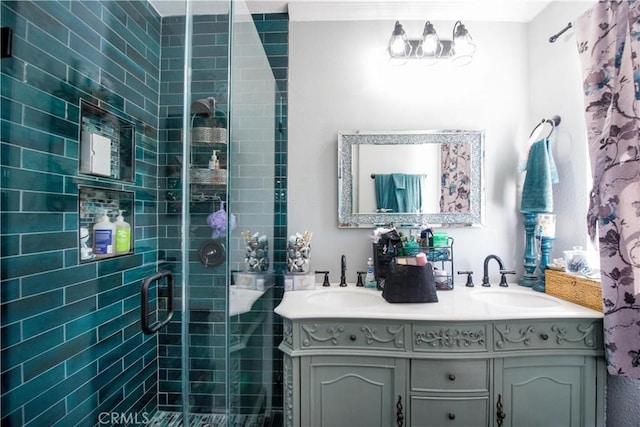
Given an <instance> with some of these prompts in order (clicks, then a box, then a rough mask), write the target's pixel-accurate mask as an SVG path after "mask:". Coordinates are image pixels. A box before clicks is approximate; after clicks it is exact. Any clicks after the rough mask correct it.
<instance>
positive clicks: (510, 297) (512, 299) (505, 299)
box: [471, 289, 560, 308]
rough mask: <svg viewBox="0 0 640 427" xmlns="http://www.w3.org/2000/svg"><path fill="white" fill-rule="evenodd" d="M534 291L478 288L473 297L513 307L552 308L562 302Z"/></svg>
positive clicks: (489, 302)
mask: <svg viewBox="0 0 640 427" xmlns="http://www.w3.org/2000/svg"><path fill="white" fill-rule="evenodd" d="M532 292H533V291H529V292H527V291H521V290H518V289H482V290H480V289H478V290H476V291H473V292H472V293H471V298H473V299H476V300H479V301H482V302H485V303H487V304H491V305H500V306H510V307H513V308H525V307H526V308H552V307H557V306H559V305H560V302H558V301H557V300H555V299H553V298H552V297H550V296H548V295H545V294H538V293H532Z"/></svg>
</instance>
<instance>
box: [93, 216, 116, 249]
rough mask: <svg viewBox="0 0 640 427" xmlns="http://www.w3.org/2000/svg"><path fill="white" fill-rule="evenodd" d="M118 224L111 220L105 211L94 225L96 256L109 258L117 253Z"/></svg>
mask: <svg viewBox="0 0 640 427" xmlns="http://www.w3.org/2000/svg"><path fill="white" fill-rule="evenodd" d="M115 235H116V225H115V224H114V223H112V222H111V221H109V216H108V215H107V212H106V211H104V212H103V214H102V217H101V218H100V220H99V221H98V222H97V223H96V224H95V225H94V226H93V254H94V255H95V257H96V258H108V257H112V256H113V255H115V247H114V243H115Z"/></svg>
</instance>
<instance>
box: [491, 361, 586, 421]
mask: <svg viewBox="0 0 640 427" xmlns="http://www.w3.org/2000/svg"><path fill="white" fill-rule="evenodd" d="M500 367H501V369H500ZM499 372H501V374H502V380H501V381H497V380H496V394H495V395H494V397H495V401H496V408H495V409H496V410H495V413H494V415H495V420H496V424H495V425H497V426H502V427H527V426H531V427H539V426H545V427H553V426H558V427H583V426H589V425H594V423H595V420H594V419H595V409H594V408H595V406H596V399H595V394H594V393H593V392H591V391H592V390H595V388H596V380H595V365H594V361H593V358H591V357H577V356H558V357H514V358H509V359H502V360H496V375H500V374H499ZM590 390H591V391H590ZM501 420H502V423H501Z"/></svg>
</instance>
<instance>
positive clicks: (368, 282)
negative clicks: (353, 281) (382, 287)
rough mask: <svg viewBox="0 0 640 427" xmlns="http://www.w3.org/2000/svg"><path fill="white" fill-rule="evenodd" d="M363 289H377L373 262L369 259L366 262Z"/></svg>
mask: <svg viewBox="0 0 640 427" xmlns="http://www.w3.org/2000/svg"><path fill="white" fill-rule="evenodd" d="M364 287H365V288H377V287H378V284H377V283H376V276H375V274H374V272H373V260H372V259H371V258H369V259H368V260H367V274H366V275H365V276H364Z"/></svg>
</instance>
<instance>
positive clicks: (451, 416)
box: [449, 412, 456, 420]
mask: <svg viewBox="0 0 640 427" xmlns="http://www.w3.org/2000/svg"><path fill="white" fill-rule="evenodd" d="M449 419H450V420H455V419H456V414H454V413H453V412H449Z"/></svg>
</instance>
